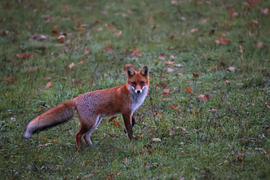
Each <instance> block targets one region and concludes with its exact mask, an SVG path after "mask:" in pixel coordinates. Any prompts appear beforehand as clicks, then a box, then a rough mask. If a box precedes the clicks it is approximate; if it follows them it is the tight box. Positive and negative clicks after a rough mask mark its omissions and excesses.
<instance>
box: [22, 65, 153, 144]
mask: <svg viewBox="0 0 270 180" xmlns="http://www.w3.org/2000/svg"><path fill="white" fill-rule="evenodd" d="M125 70H126V74H127V81H126V84H125V85H122V86H118V87H113V88H110V89H103V90H97V91H92V92H88V93H85V94H83V95H81V96H78V97H76V98H74V99H72V100H70V101H67V102H65V103H63V104H61V105H59V106H57V107H55V108H53V109H51V110H49V111H47V112H45V113H43V114H41V115H39V116H37V117H36V118H34V119H33V120H31V121H30V122H29V123H28V124H27V127H26V130H25V133H24V136H25V137H26V138H28V137H30V136H31V135H32V134H34V133H37V132H39V131H42V130H44V129H47V128H50V127H53V126H55V125H57V124H61V123H64V122H66V121H68V120H69V119H71V118H72V117H73V116H74V112H75V110H77V113H78V117H79V121H80V123H81V128H80V130H79V131H78V132H77V133H76V144H77V147H78V148H80V147H81V138H82V137H83V138H84V141H85V142H86V143H88V144H89V145H90V146H93V143H92V142H91V140H90V135H91V133H92V132H93V130H94V129H95V128H96V127H97V126H98V124H99V123H100V121H101V119H102V117H107V116H112V115H114V114H118V113H121V114H122V116H123V120H124V124H125V130H126V132H127V133H128V137H129V138H130V139H132V138H133V132H132V126H133V125H134V120H132V118H133V117H132V116H133V113H134V111H135V110H136V109H137V108H138V107H139V106H140V105H141V104H142V103H143V101H144V99H145V97H146V95H147V93H148V88H149V72H148V68H147V67H146V66H145V67H143V68H142V69H141V70H140V71H135V70H134V69H132V68H131V67H130V66H125Z"/></svg>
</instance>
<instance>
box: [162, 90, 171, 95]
mask: <svg viewBox="0 0 270 180" xmlns="http://www.w3.org/2000/svg"><path fill="white" fill-rule="evenodd" d="M169 93H170V89H164V90H163V93H162V95H163V96H166V95H168V94H169Z"/></svg>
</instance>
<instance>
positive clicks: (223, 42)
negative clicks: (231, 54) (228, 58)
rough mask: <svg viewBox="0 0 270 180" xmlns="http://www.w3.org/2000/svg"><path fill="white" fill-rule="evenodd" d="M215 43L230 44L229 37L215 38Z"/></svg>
mask: <svg viewBox="0 0 270 180" xmlns="http://www.w3.org/2000/svg"><path fill="white" fill-rule="evenodd" d="M215 41H216V43H217V44H230V42H231V41H230V39H224V38H220V39H219V40H215Z"/></svg>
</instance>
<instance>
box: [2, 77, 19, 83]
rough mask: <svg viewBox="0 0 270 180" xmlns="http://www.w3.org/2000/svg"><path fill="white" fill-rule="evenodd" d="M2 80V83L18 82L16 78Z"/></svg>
mask: <svg viewBox="0 0 270 180" xmlns="http://www.w3.org/2000/svg"><path fill="white" fill-rule="evenodd" d="M3 80H4V82H16V81H18V79H16V78H4V79H3Z"/></svg>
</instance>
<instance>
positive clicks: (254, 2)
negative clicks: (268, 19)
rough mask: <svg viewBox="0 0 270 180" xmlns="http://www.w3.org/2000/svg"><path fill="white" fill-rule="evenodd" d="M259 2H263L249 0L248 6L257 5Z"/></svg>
mask: <svg viewBox="0 0 270 180" xmlns="http://www.w3.org/2000/svg"><path fill="white" fill-rule="evenodd" d="M258 4H261V1H259V0H247V3H246V5H247V7H249V8H250V7H252V6H257V5H258Z"/></svg>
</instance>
